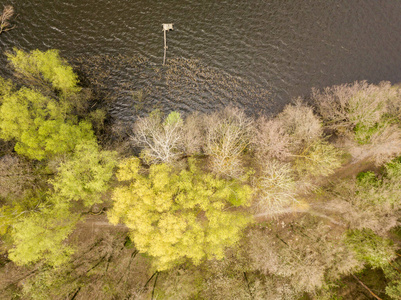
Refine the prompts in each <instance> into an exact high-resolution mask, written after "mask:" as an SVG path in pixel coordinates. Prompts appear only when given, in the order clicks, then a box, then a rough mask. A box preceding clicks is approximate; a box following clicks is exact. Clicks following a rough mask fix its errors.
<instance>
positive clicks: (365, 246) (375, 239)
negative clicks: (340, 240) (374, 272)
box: [345, 229, 395, 268]
mask: <svg viewBox="0 0 401 300" xmlns="http://www.w3.org/2000/svg"><path fill="white" fill-rule="evenodd" d="M345 241H346V244H347V245H348V247H349V248H350V249H351V250H352V251H353V252H354V253H355V256H356V258H357V259H358V260H360V261H362V262H365V263H367V264H369V265H370V266H371V267H372V268H381V267H385V266H387V265H388V261H389V260H391V259H393V258H394V256H395V251H394V250H395V247H394V245H393V242H392V241H391V240H389V239H386V238H382V237H380V236H378V235H376V234H375V233H374V232H373V230H371V229H363V230H350V231H348V232H347V234H346V240H345Z"/></svg>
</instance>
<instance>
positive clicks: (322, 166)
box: [294, 140, 341, 176]
mask: <svg viewBox="0 0 401 300" xmlns="http://www.w3.org/2000/svg"><path fill="white" fill-rule="evenodd" d="M340 155H341V152H340V151H339V150H338V149H337V148H335V147H334V146H333V145H331V144H329V143H328V142H327V141H324V140H316V141H315V142H313V143H311V144H309V145H308V146H306V147H305V148H304V149H303V150H302V151H301V152H300V153H299V154H298V155H294V157H295V161H294V165H295V169H296V170H297V171H298V173H299V174H300V176H304V175H305V173H306V174H309V175H312V176H328V175H330V174H332V173H334V170H335V169H336V168H338V167H340V166H341V159H340Z"/></svg>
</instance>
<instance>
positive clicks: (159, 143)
mask: <svg viewBox="0 0 401 300" xmlns="http://www.w3.org/2000/svg"><path fill="white" fill-rule="evenodd" d="M183 124H184V122H183V120H182V118H181V116H180V114H179V113H178V112H172V113H170V114H169V115H168V116H167V117H166V118H165V119H164V120H163V118H162V114H161V113H160V111H154V112H152V113H151V114H150V115H149V116H147V117H144V118H139V120H138V121H137V122H136V123H135V124H134V128H133V131H134V134H133V136H131V138H132V140H133V141H134V144H135V145H136V146H139V147H142V148H143V150H142V152H141V155H142V157H143V158H144V160H145V161H146V162H147V163H150V164H153V163H171V162H173V161H174V160H177V159H178V158H179V157H181V156H182V155H183V153H184V145H183V144H184V142H183V136H184V133H183Z"/></svg>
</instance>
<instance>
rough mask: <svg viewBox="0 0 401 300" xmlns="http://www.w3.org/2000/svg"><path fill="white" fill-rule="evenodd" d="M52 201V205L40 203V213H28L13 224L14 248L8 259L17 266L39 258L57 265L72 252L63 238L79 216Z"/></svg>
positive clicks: (67, 234)
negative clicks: (45, 205) (41, 204)
mask: <svg viewBox="0 0 401 300" xmlns="http://www.w3.org/2000/svg"><path fill="white" fill-rule="evenodd" d="M55 202H56V204H55V205H54V206H52V207H44V208H43V206H42V210H41V213H37V212H33V213H30V214H28V215H27V216H26V217H23V218H21V219H20V220H19V221H18V222H16V223H15V224H13V240H14V247H13V248H12V249H11V250H10V251H9V258H10V259H11V260H12V261H14V262H15V263H16V264H17V265H28V264H31V263H36V262H38V261H40V260H42V261H44V262H46V263H47V264H49V265H53V266H59V265H61V264H63V263H66V262H67V261H68V260H69V256H70V255H71V254H72V253H73V252H74V250H73V248H71V247H70V246H68V245H67V244H66V243H65V242H64V241H65V239H66V238H67V237H68V236H69V234H70V233H71V232H72V231H73V230H74V228H75V224H76V222H77V221H78V220H79V215H78V214H72V213H71V212H70V210H69V206H68V205H65V203H63V202H58V201H57V200H55ZM57 202H58V203H57ZM48 204H49V203H47V205H48Z"/></svg>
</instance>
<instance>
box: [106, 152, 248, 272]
mask: <svg viewBox="0 0 401 300" xmlns="http://www.w3.org/2000/svg"><path fill="white" fill-rule="evenodd" d="M117 178H118V180H119V181H121V182H124V183H125V184H124V185H122V186H120V187H118V188H116V189H115V191H114V194H113V199H114V207H113V209H112V211H111V212H110V214H109V219H110V221H111V222H112V223H113V224H117V223H118V222H119V221H122V222H123V223H125V224H126V225H127V226H128V227H129V228H130V230H131V237H132V239H133V241H134V242H135V245H136V247H137V248H138V250H139V251H141V252H144V253H147V254H148V255H150V256H152V257H154V258H155V261H154V262H155V263H154V265H155V267H156V268H157V269H158V270H165V269H168V268H170V267H171V266H173V265H174V264H176V263H181V262H184V261H185V259H190V260H191V261H192V262H193V263H194V264H199V263H200V262H201V261H202V260H204V259H212V258H217V259H222V258H223V257H224V250H225V248H226V247H228V246H232V245H234V244H235V243H236V242H237V241H238V240H239V238H240V235H241V231H242V229H244V228H245V226H246V225H247V224H248V223H249V222H250V221H251V219H250V217H249V216H248V215H247V214H246V213H244V212H240V211H239V210H238V208H237V209H234V207H239V206H246V205H248V204H249V202H250V197H251V194H252V190H251V188H250V187H249V186H248V185H246V184H242V183H240V182H239V181H234V180H230V181H229V180H224V179H219V178H217V177H216V176H215V175H212V174H207V173H204V172H203V171H201V170H200V169H199V168H197V166H196V163H195V161H193V160H190V161H189V168H188V169H186V170H181V171H180V172H175V171H174V170H173V169H172V167H170V166H168V165H166V164H160V165H152V166H151V167H150V169H149V170H148V171H147V172H146V171H145V170H144V169H142V168H141V165H140V161H139V159H138V158H129V159H126V160H124V161H123V162H121V164H120V166H119V171H118V173H117Z"/></svg>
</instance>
